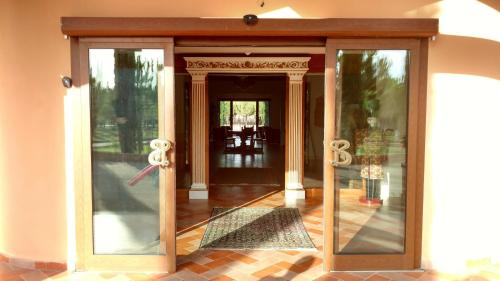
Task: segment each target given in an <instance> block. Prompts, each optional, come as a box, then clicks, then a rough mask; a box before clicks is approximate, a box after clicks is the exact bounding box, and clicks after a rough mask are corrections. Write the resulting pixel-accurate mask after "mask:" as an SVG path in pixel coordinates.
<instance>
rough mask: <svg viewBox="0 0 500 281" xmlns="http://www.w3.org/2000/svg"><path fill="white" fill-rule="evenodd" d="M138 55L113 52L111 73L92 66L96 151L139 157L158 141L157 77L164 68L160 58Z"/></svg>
mask: <svg viewBox="0 0 500 281" xmlns="http://www.w3.org/2000/svg"><path fill="white" fill-rule="evenodd" d="M140 52H141V50H130V49H116V50H114V73H106V69H105V68H104V67H102V65H100V64H98V63H96V64H95V65H92V64H91V69H90V73H91V77H90V93H91V107H92V111H91V112H92V115H91V126H92V127H91V128H92V132H91V133H92V141H93V143H94V144H99V145H94V150H95V151H102V152H114V153H117V152H121V153H132V154H141V153H143V152H145V151H148V148H147V147H148V143H149V141H150V140H151V139H153V138H156V137H157V134H158V83H157V75H158V71H159V70H161V69H162V68H163V64H162V62H161V60H160V59H161V58H159V57H155V58H143V57H141V54H140ZM93 68H96V69H93ZM108 72H109V71H108ZM113 76H114V79H113Z"/></svg>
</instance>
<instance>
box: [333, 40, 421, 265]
mask: <svg viewBox="0 0 500 281" xmlns="http://www.w3.org/2000/svg"><path fill="white" fill-rule="evenodd" d="M419 46H420V45H419V41H418V40H411V39H408V40H406V39H401V40H399V39H398V40H394V39H392V40H371V39H366V40H361V39H356V40H354V39H353V40H348V39H345V40H334V39H329V40H328V41H327V49H326V71H325V152H324V153H325V154H324V158H325V161H324V188H325V197H324V202H325V203H324V208H325V265H326V267H327V269H329V270H332V269H334V270H382V269H412V268H415V264H416V262H415V261H416V260H417V259H416V258H415V245H416V243H417V241H416V237H417V235H415V229H416V227H417V225H416V223H417V215H416V212H417V209H416V186H417V180H416V177H417V176H416V170H417V163H416V155H417V136H418V135H417V130H418V125H417V124H418V121H417V115H418V112H419V111H418V106H419V99H418V89H419V88H418V69H419V64H418V62H419V59H418V58H419Z"/></svg>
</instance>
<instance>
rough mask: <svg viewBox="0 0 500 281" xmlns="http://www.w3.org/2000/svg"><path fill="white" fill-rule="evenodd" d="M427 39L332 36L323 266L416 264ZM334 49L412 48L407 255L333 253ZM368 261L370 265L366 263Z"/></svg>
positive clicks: (397, 266)
mask: <svg viewBox="0 0 500 281" xmlns="http://www.w3.org/2000/svg"><path fill="white" fill-rule="evenodd" d="M427 44H428V43H427V39H331V40H328V41H327V48H326V56H325V63H326V69H325V127H324V130H325V142H324V145H325V146H324V178H323V181H324V190H323V192H324V197H323V207H324V220H325V222H324V251H325V259H324V267H325V270H327V271H330V270H334V269H335V270H348V269H352V268H356V269H357V270H373V269H416V268H419V267H420V259H421V241H422V231H421V229H422V205H423V176H424V164H423V163H424V153H425V147H424V145H425V114H426V93H427V82H426V80H427V46H428V45H427ZM338 49H349V50H355V49H358V50H364V49H403V50H409V51H410V66H409V77H410V80H409V88H408V89H409V96H408V121H407V122H408V123H407V124H408V136H407V167H408V168H407V180H406V190H407V196H406V215H405V216H406V217H405V218H406V219H405V254H404V255H397V254H393V255H391V254H384V255H376V256H377V257H378V258H376V259H374V256H375V255H363V254H358V255H336V256H335V255H334V250H335V249H334V225H335V220H336V217H335V215H333V216H331V215H328V214H334V212H335V209H336V207H335V203H334V202H336V200H338V198H336V196H337V195H336V192H335V186H334V177H335V169H334V168H333V167H332V166H331V164H330V163H329V160H331V159H332V151H331V150H330V148H329V143H330V142H331V140H333V139H334V138H335V125H336V123H335V116H336V114H335V109H336V107H335V104H336V103H335V97H336V95H335V91H336V65H337V55H336V53H337V52H336V51H337V50H338ZM367 261H369V262H370V265H367V264H366V263H367Z"/></svg>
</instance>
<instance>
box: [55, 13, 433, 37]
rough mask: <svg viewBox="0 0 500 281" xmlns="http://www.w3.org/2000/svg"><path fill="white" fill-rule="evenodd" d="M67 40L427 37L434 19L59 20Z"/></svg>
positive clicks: (100, 18) (88, 18)
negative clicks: (94, 38) (139, 37)
mask: <svg viewBox="0 0 500 281" xmlns="http://www.w3.org/2000/svg"><path fill="white" fill-rule="evenodd" d="M61 30H62V33H63V34H65V35H69V36H76V37H87V36H200V37H203V36H280V37H287V36H304V37H329V38H332V37H337V38H368V37H383V38H405V37H406V38H409V37H413V38H416V37H431V36H434V35H436V34H437V33H438V19H354V18H327V19H259V21H258V23H257V24H255V25H252V26H249V25H246V24H245V23H244V22H243V20H242V19H240V18H118V17H62V18H61Z"/></svg>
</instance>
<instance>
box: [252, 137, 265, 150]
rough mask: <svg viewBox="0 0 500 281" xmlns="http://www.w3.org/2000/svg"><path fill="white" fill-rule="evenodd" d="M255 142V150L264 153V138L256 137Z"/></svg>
mask: <svg viewBox="0 0 500 281" xmlns="http://www.w3.org/2000/svg"><path fill="white" fill-rule="evenodd" d="M253 143H254V144H253V151H254V152H255V153H264V140H263V139H262V138H254V139H253Z"/></svg>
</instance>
